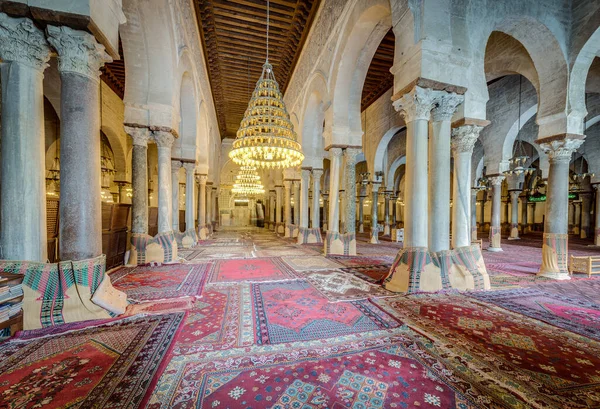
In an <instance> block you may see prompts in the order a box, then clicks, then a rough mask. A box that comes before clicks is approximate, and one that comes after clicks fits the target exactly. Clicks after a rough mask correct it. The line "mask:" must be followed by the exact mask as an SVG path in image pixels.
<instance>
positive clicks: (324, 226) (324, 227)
mask: <svg viewBox="0 0 600 409" xmlns="http://www.w3.org/2000/svg"><path fill="white" fill-rule="evenodd" d="M323 231H327V222H323Z"/></svg>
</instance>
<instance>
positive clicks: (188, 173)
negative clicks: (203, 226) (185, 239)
mask: <svg viewBox="0 0 600 409" xmlns="http://www.w3.org/2000/svg"><path fill="white" fill-rule="evenodd" d="M183 168H184V169H185V230H186V231H188V230H194V211H195V209H194V183H195V182H194V170H195V169H196V164H195V163H191V162H188V163H184V164H183Z"/></svg>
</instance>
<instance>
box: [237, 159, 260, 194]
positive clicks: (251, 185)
mask: <svg viewBox="0 0 600 409" xmlns="http://www.w3.org/2000/svg"><path fill="white" fill-rule="evenodd" d="M235 179H236V181H235V183H234V184H233V188H232V189H231V192H232V193H234V194H238V195H245V196H253V195H260V194H263V193H265V188H264V187H263V185H262V183H261V181H260V176H259V175H258V172H257V171H256V168H255V167H254V166H248V165H245V166H242V167H241V169H240V173H239V174H238V175H237V176H236V177H235Z"/></svg>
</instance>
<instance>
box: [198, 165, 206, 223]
mask: <svg viewBox="0 0 600 409" xmlns="http://www.w3.org/2000/svg"><path fill="white" fill-rule="evenodd" d="M206 179H207V176H206V175H198V183H199V185H198V186H199V189H198V230H201V229H203V228H204V227H206Z"/></svg>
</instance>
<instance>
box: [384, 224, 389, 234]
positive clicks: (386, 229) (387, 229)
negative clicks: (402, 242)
mask: <svg viewBox="0 0 600 409" xmlns="http://www.w3.org/2000/svg"><path fill="white" fill-rule="evenodd" d="M383 235H384V236H389V235H390V225H389V224H386V225H385V226H383Z"/></svg>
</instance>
